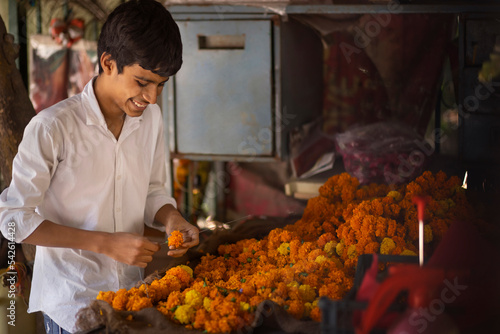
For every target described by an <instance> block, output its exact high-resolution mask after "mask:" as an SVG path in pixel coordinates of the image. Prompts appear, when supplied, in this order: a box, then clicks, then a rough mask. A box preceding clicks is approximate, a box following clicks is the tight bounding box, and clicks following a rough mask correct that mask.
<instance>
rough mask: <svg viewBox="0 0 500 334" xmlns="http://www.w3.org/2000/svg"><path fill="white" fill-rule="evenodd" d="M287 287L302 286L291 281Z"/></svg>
mask: <svg viewBox="0 0 500 334" xmlns="http://www.w3.org/2000/svg"><path fill="white" fill-rule="evenodd" d="M286 286H287V287H289V288H298V287H299V286H300V284H299V283H298V282H297V281H291V282H290V283H288V284H287V285H286Z"/></svg>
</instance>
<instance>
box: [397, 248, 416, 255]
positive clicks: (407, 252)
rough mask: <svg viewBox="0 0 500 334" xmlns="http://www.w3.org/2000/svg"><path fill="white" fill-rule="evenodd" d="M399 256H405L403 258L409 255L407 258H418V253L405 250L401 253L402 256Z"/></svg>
mask: <svg viewBox="0 0 500 334" xmlns="http://www.w3.org/2000/svg"><path fill="white" fill-rule="evenodd" d="M399 255H403V256H404V255H407V256H408V255H410V256H417V253H415V252H413V251H411V250H409V249H405V250H403V251H402V252H401V254H399Z"/></svg>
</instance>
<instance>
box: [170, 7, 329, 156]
mask: <svg viewBox="0 0 500 334" xmlns="http://www.w3.org/2000/svg"><path fill="white" fill-rule="evenodd" d="M255 10H258V9H255ZM173 15H174V19H176V21H177V23H178V25H179V29H180V32H181V38H182V41H183V48H184V49H183V66H182V68H181V70H180V71H179V72H178V73H177V74H176V75H175V77H174V78H173V80H170V81H169V83H168V85H167V89H165V90H164V93H163V94H164V95H163V101H164V102H163V110H164V115H165V122H166V124H167V128H168V129H169V130H168V131H169V136H168V138H169V139H168V141H169V147H170V152H171V156H172V157H185V158H188V159H193V160H245V161H249V160H251V161H272V160H276V159H283V158H284V157H285V156H286V151H287V150H286V146H287V137H288V131H289V130H290V129H291V128H293V127H294V126H297V125H299V124H302V123H303V122H306V121H308V120H312V119H314V118H316V117H317V116H319V115H320V114H321V105H322V81H323V79H322V66H323V51H322V44H321V40H320V38H319V37H318V36H317V35H316V34H315V33H314V32H313V31H312V29H310V28H308V27H305V26H304V25H302V24H300V23H299V22H297V21H294V20H291V19H290V20H287V21H285V20H283V19H282V18H281V17H279V16H274V15H268V14H265V13H263V12H255V13H245V14H244V15H240V14H238V13H235V12H232V13H229V14H226V15H225V16H224V18H223V19H220V17H218V16H210V15H208V14H207V15H197V16H195V17H193V16H188V17H186V16H185V15H184V16H182V15H180V14H179V13H177V15H176V13H175V12H174V13H173Z"/></svg>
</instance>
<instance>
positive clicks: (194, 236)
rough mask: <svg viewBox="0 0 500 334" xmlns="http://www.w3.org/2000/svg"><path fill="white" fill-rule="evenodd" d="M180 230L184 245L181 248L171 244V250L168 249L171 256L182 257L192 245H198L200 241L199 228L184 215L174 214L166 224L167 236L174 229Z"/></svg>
mask: <svg viewBox="0 0 500 334" xmlns="http://www.w3.org/2000/svg"><path fill="white" fill-rule="evenodd" d="M175 230H177V231H179V232H181V233H182V237H183V239H184V242H183V243H182V246H181V247H179V248H174V247H173V246H169V248H170V250H169V251H168V253H167V254H168V255H169V256H173V257H180V256H182V255H184V254H185V253H186V252H187V250H188V249H189V248H191V247H194V246H196V245H198V243H199V235H198V234H199V232H200V231H199V230H198V229H197V228H196V227H195V226H194V225H192V224H190V223H188V222H187V221H186V220H185V219H184V217H182V215H181V214H180V213H179V214H172V215H171V216H170V217H169V220H168V223H167V225H166V233H167V237H168V236H169V235H170V233H172V232H173V231H175Z"/></svg>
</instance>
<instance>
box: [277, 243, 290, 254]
mask: <svg viewBox="0 0 500 334" xmlns="http://www.w3.org/2000/svg"><path fill="white" fill-rule="evenodd" d="M278 252H279V253H280V254H281V255H288V254H290V244H289V243H288V242H283V243H282V244H281V245H280V246H279V247H278Z"/></svg>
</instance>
